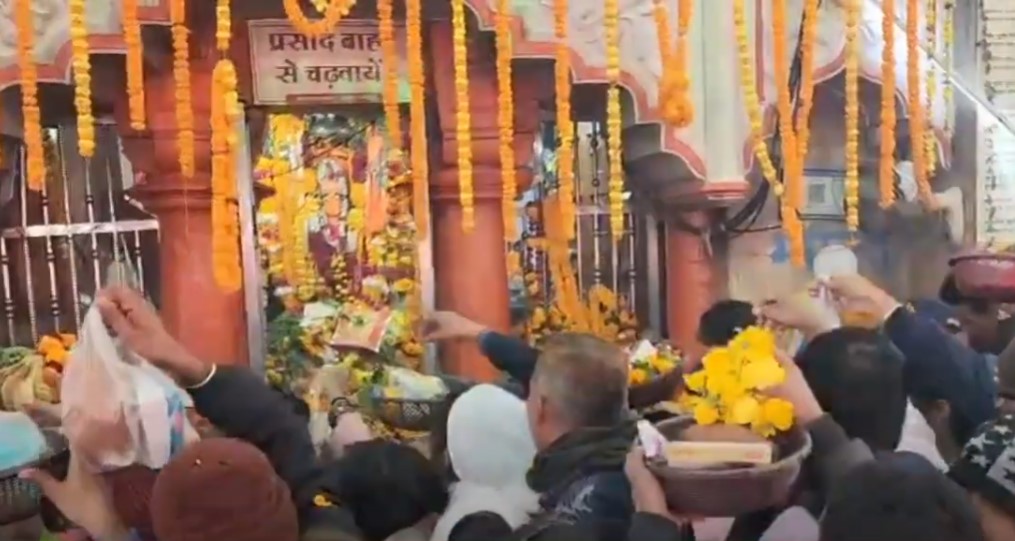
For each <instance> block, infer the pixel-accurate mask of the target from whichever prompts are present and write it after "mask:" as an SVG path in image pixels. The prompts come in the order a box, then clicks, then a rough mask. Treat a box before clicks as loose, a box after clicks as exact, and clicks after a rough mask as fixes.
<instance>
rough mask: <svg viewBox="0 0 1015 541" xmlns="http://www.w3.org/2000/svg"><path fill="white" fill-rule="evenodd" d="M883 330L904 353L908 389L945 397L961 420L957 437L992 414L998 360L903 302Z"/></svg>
mask: <svg viewBox="0 0 1015 541" xmlns="http://www.w3.org/2000/svg"><path fill="white" fill-rule="evenodd" d="M884 330H885V333H886V334H887V335H888V337H889V338H890V339H891V341H892V343H893V344H895V347H897V348H899V350H900V351H901V352H902V354H903V355H904V356H905V357H906V365H905V369H904V370H905V372H904V374H905V375H904V381H905V385H906V392H907V393H908V394H909V395H910V396H913V397H915V398H916V399H921V398H923V399H933V400H945V401H947V402H948V404H949V405H950V406H951V409H952V412H953V415H957V416H958V418H959V419H958V420H959V421H960V424H961V425H962V426H961V428H962V430H960V431H959V432H965V433H966V434H965V435H963V434H961V433H959V434H956V436H957V437H959V438H960V439H962V440H964V438H965V436H966V435H971V433H972V431H973V430H974V429H975V428H976V427H977V426H979V425H980V424H982V423H984V422H986V421H989V420H990V419H993V418H994V415H995V413H996V399H997V382H996V379H995V369H994V366H995V363H994V362H992V361H991V359H990V358H989V357H988V356H987V355H985V354H982V353H977V352H975V351H973V350H972V349H971V348H969V347H968V346H966V345H965V344H963V343H962V342H960V341H959V340H958V339H956V338H955V337H954V336H952V335H950V334H948V332H946V331H945V330H944V329H943V328H941V326H939V325H938V324H937V323H935V322H934V321H933V320H932V319H930V318H928V317H926V316H922V315H920V314H915V313H913V312H911V311H910V310H907V309H905V308H901V307H900V308H899V309H897V310H895V312H893V313H892V315H891V316H889V318H888V319H887V320H886V321H885V325H884Z"/></svg>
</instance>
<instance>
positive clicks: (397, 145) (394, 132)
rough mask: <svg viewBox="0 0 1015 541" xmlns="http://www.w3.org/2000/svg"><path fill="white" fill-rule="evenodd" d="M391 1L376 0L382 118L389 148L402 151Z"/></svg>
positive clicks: (396, 49) (396, 44) (395, 47)
mask: <svg viewBox="0 0 1015 541" xmlns="http://www.w3.org/2000/svg"><path fill="white" fill-rule="evenodd" d="M391 3H392V0H377V19H378V29H377V33H378V34H379V35H380V41H381V59H382V63H383V64H384V87H383V91H382V96H381V98H382V100H383V101H384V118H385V123H386V124H387V127H388V138H389V140H390V143H391V147H392V148H394V149H396V150H398V151H401V149H402V142H403V139H402V118H401V110H400V109H399V107H400V104H399V103H398V66H399V64H400V59H399V58H398V43H396V42H395V21H394V19H393V17H394V13H393V12H394V9H393V8H392V5H391Z"/></svg>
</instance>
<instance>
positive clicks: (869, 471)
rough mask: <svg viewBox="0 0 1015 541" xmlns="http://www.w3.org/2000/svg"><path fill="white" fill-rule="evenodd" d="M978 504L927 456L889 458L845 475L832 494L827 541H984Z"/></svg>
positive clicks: (826, 521)
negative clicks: (938, 469) (924, 457)
mask: <svg viewBox="0 0 1015 541" xmlns="http://www.w3.org/2000/svg"><path fill="white" fill-rule="evenodd" d="M983 538H984V535H983V529H982V527H981V526H980V519H979V516H978V515H977V512H976V509H975V507H974V506H973V503H972V501H971V500H970V498H969V496H968V495H967V494H966V492H965V491H964V490H962V487H960V486H958V485H956V484H955V483H954V482H952V481H951V480H950V479H948V478H947V477H946V476H945V475H944V474H942V473H941V472H939V471H937V470H936V469H935V468H934V466H932V465H931V464H930V463H929V462H927V461H926V460H924V459H923V458H922V457H920V456H917V455H914V454H910V453H885V454H883V455H881V456H879V457H878V459H877V460H872V461H869V462H865V463H863V464H860V465H859V466H856V467H855V468H853V469H852V470H850V471H849V474H848V475H843V476H842V477H841V478H840V481H839V482H838V483H837V484H836V485H835V486H834V487H833V488H832V491H831V493H830V494H829V498H828V503H827V507H826V508H825V515H824V517H823V518H822V519H821V541H880V540H884V541H903V540H910V539H911V540H920V541H957V540H960V539H961V540H962V541H981V540H983Z"/></svg>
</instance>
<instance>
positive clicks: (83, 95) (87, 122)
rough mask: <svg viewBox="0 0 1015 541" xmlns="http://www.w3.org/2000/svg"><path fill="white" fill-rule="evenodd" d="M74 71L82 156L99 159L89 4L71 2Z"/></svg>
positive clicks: (79, 1) (79, 151) (82, 1)
mask: <svg viewBox="0 0 1015 541" xmlns="http://www.w3.org/2000/svg"><path fill="white" fill-rule="evenodd" d="M67 11H68V13H69V14H70V40H71V68H72V69H73V72H74V108H75V109H76V110H77V117H78V118H77V124H78V153H79V154H81V156H82V157H84V158H91V157H92V156H93V155H95V117H94V116H92V62H91V57H90V55H91V47H90V46H89V45H88V25H87V24H86V21H85V0H70V1H69V2H68V3H67Z"/></svg>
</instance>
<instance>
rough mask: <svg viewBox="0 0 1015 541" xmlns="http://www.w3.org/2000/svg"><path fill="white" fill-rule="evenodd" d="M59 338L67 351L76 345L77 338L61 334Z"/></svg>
mask: <svg viewBox="0 0 1015 541" xmlns="http://www.w3.org/2000/svg"><path fill="white" fill-rule="evenodd" d="M59 337H60V341H61V342H63V347H65V348H68V349H69V348H72V347H74V344H77V343H78V337H77V336H75V335H73V334H69V333H61V334H60V335H59Z"/></svg>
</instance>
